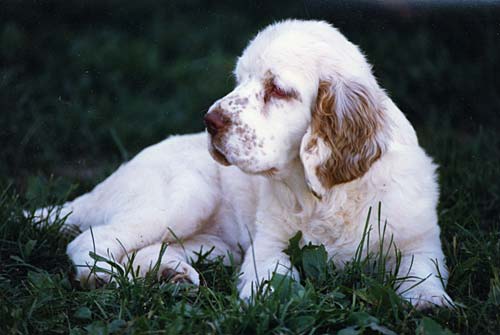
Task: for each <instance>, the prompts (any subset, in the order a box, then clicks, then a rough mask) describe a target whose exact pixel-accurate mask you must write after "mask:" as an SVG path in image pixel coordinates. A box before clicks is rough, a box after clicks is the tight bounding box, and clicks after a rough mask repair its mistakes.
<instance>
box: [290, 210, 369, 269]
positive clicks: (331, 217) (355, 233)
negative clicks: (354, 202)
mask: <svg viewBox="0 0 500 335" xmlns="http://www.w3.org/2000/svg"><path fill="white" fill-rule="evenodd" d="M358 221H359V218H358V217H356V216H355V215H354V213H353V212H352V211H349V210H346V209H344V208H338V209H336V210H331V211H328V212H326V213H325V212H319V213H313V214H312V215H311V216H310V217H309V218H304V219H301V220H300V227H297V230H300V231H302V235H303V242H304V244H309V243H312V244H315V245H324V246H325V249H326V251H327V252H328V254H329V256H330V257H337V258H341V259H342V260H348V259H349V258H351V257H352V256H353V255H354V253H355V251H356V247H357V246H358V244H359V242H360V240H361V237H362V234H363V232H362V229H363V224H361V223H359V222H358Z"/></svg>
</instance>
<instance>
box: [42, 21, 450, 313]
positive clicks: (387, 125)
mask: <svg viewBox="0 0 500 335" xmlns="http://www.w3.org/2000/svg"><path fill="white" fill-rule="evenodd" d="M234 73H235V76H236V81H237V84H236V88H235V89H234V90H233V91H232V92H231V93H229V94H228V95H227V96H225V97H223V98H221V99H220V100H218V101H216V102H215V103H214V104H213V105H212V107H211V108H210V110H209V111H208V113H207V114H206V116H205V124H206V126H207V130H208V133H209V134H208V138H207V135H206V134H195V135H186V136H175V137H170V138H168V139H167V140H165V141H163V142H161V143H159V144H156V145H154V146H151V147H149V148H147V149H145V150H144V151H142V152H141V153H139V154H138V155H137V156H136V157H135V158H134V159H132V160H131V161H130V162H128V163H126V164H124V165H123V166H121V167H120V168H119V169H118V170H117V171H116V172H115V173H113V174H112V175H111V176H110V177H109V178H107V179H106V180H105V181H103V182H102V183H101V184H99V185H98V186H96V188H95V189H94V190H93V191H92V192H90V193H88V194H85V195H82V196H81V197H79V198H77V199H76V200H74V201H72V202H68V203H66V204H65V205H64V206H63V207H62V208H61V213H60V215H69V216H68V218H67V220H66V224H69V225H76V226H78V227H79V228H80V229H81V230H82V231H83V233H81V234H80V235H79V236H78V237H77V238H76V239H75V240H73V241H72V242H71V243H70V244H69V245H68V250H67V251H68V255H69V256H70V258H71V259H72V261H73V262H74V264H75V265H87V264H88V265H92V264H94V260H93V259H92V258H91V257H90V255H89V251H94V250H95V252H96V253H97V254H101V255H109V256H111V257H113V258H115V259H116V260H117V261H121V262H126V261H127V259H128V258H127V253H132V252H136V253H137V254H136V258H135V263H134V265H135V266H138V267H140V273H141V274H145V273H146V272H147V271H148V270H150V268H151V266H152V264H155V263H156V262H157V260H158V257H159V252H160V248H161V245H162V243H164V242H166V243H168V244H169V246H168V247H167V249H166V252H165V253H164V255H163V257H162V259H161V261H160V263H161V264H160V271H159V273H160V275H161V274H163V275H165V276H166V275H171V274H174V275H175V277H174V279H176V280H177V279H185V280H189V281H191V282H192V283H194V284H199V277H198V273H197V272H196V271H195V270H194V269H193V268H192V267H191V266H190V265H189V259H190V258H191V257H194V255H195V253H197V252H199V251H200V249H203V250H205V251H208V250H210V249H211V248H214V249H213V251H212V252H211V253H210V256H211V257H217V256H227V254H228V253H231V254H232V255H233V256H234V259H235V260H236V261H240V260H241V259H242V258H243V257H244V260H243V263H242V266H241V271H242V273H243V274H242V277H241V281H240V283H239V289H240V295H241V297H249V296H250V295H251V294H252V291H253V290H255V288H256V285H257V282H259V281H262V280H266V279H268V278H269V277H270V276H271V274H272V273H273V272H277V273H282V274H289V275H291V276H294V277H297V271H296V270H295V269H293V268H292V266H291V264H290V260H289V258H288V256H287V255H286V254H285V253H284V252H283V250H284V249H285V248H286V247H287V243H288V240H289V239H290V238H291V237H292V236H293V235H294V234H295V233H296V232H297V231H299V230H300V231H302V233H303V243H308V242H312V243H315V244H324V245H325V247H326V250H327V251H328V254H329V256H330V257H333V260H334V262H335V263H336V265H337V266H340V267H342V266H343V265H344V264H345V262H348V261H349V260H351V259H352V258H353V256H354V255H355V253H356V248H357V247H358V245H359V243H360V241H361V239H362V237H363V229H364V228H365V223H366V220H367V214H368V211H369V208H370V207H375V208H376V207H377V205H378V203H379V202H380V203H381V204H382V218H381V220H382V222H387V231H386V235H385V238H387V239H389V238H392V239H393V241H394V243H395V245H396V247H397V248H399V250H400V251H401V253H402V258H401V265H400V272H399V274H400V275H401V276H408V277H409V278H408V279H407V280H406V281H405V282H404V283H403V284H402V285H401V286H400V287H399V288H398V290H399V292H400V293H401V294H402V296H403V297H404V298H405V299H408V300H410V301H411V302H412V303H413V304H414V305H416V306H418V307H420V308H424V307H427V306H431V305H439V306H442V305H449V304H451V299H450V298H449V297H448V296H447V294H446V293H445V291H444V287H443V283H445V282H446V280H447V270H446V266H445V259H444V255H443V252H442V249H441V242H440V239H439V227H438V224H437V215H436V205H437V202H438V185H437V183H436V173H435V171H436V165H435V164H433V162H432V160H431V159H430V158H429V157H428V156H427V155H426V154H425V152H424V151H423V150H422V148H421V147H420V146H419V145H418V142H417V137H416V134H415V131H414V129H413V128H412V126H411V125H410V123H409V122H408V120H407V119H406V118H405V116H404V115H403V113H402V112H401V111H400V110H399V109H398V107H396V105H395V104H394V103H393V102H392V100H391V99H390V98H389V97H388V96H387V94H386V93H385V92H384V90H383V89H382V88H380V86H379V85H378V84H377V81H376V80H375V77H374V76H373V74H372V72H371V67H370V65H369V64H368V63H367V61H366V59H365V57H364V56H363V54H362V53H361V52H360V50H359V49H358V48H357V47H356V46H355V45H353V44H352V43H350V42H349V41H348V40H347V39H346V38H345V37H344V36H343V35H342V34H341V33H340V32H339V31H338V30H337V29H335V28H333V27H332V26H330V25H329V24H327V23H325V22H318V21H297V20H289V21H284V22H280V23H276V24H273V25H271V26H269V27H267V28H266V29H264V30H263V31H261V32H260V33H259V34H258V35H257V36H256V37H255V38H254V39H253V40H252V41H251V42H250V44H249V45H248V47H247V48H246V49H245V51H244V52H243V55H242V56H241V57H240V58H239V59H238V62H237V65H236V69H235V71H234ZM207 146H208V149H209V150H208V151H209V152H210V154H211V155H212V157H213V158H214V159H215V160H216V161H217V162H218V163H220V164H217V163H216V162H214V160H213V159H211V157H210V155H209V153H208V151H207V150H206V148H207ZM47 214H48V213H47V212H46V210H43V209H42V210H39V211H38V212H37V213H36V215H37V216H44V215H47ZM376 221H377V218H376V215H372V218H371V220H370V225H372V226H376V224H377V223H376ZM90 228H92V229H90ZM381 238H383V236H379V233H378V229H372V231H371V236H370V241H371V243H370V245H369V246H367V248H368V250H366V251H374V252H376V251H378V247H379V246H378V244H377V243H375V241H379V240H380V239H381ZM251 241H253V243H251ZM387 244H388V243H387ZM240 246H241V247H242V248H243V249H244V250H247V252H246V253H245V255H241V254H240V250H241V248H240ZM227 258H228V257H226V259H227ZM99 266H101V267H102V266H105V264H99ZM392 266H394V264H393V265H392ZM99 275H100V274H99V273H98V274H95V273H92V272H91V271H90V268H89V267H86V266H84V267H77V278H78V279H79V280H80V281H81V282H83V283H86V284H87V285H90V286H93V285H95V284H96V279H98V278H96V276H99ZM419 278H420V279H425V280H423V282H422V283H420V284H419V285H416V286H415V283H416V282H418V281H419Z"/></svg>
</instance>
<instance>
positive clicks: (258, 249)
mask: <svg viewBox="0 0 500 335" xmlns="http://www.w3.org/2000/svg"><path fill="white" fill-rule="evenodd" d="M287 242H288V237H286V236H283V235H281V234H279V233H278V234H271V233H269V232H265V233H264V232H257V234H256V236H255V239H254V241H253V243H252V245H251V246H250V247H249V248H248V249H247V251H246V253H245V259H244V261H243V264H242V266H241V272H242V275H241V278H240V282H239V285H238V289H239V292H240V297H241V298H242V299H248V298H251V297H252V295H253V294H255V293H256V292H257V290H258V288H259V287H260V285H261V284H262V283H264V282H266V281H267V280H269V279H271V278H272V276H273V274H275V273H277V274H282V275H289V276H292V277H293V278H294V279H296V280H298V279H299V274H298V271H297V270H296V269H295V268H294V267H293V266H292V264H291V262H290V258H289V257H288V255H286V254H285V253H284V252H283V250H284V249H286V247H287Z"/></svg>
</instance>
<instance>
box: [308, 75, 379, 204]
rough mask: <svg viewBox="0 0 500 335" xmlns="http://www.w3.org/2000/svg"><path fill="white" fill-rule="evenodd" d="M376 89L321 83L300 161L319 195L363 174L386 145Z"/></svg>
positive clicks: (352, 83) (358, 84) (354, 83)
mask: <svg viewBox="0 0 500 335" xmlns="http://www.w3.org/2000/svg"><path fill="white" fill-rule="evenodd" d="M379 90H380V88H378V87H376V88H370V87H369V86H368V85H366V84H363V83H361V81H356V80H346V79H342V80H336V81H334V82H332V81H321V82H320V83H319V88H318V94H317V98H316V103H315V105H314V106H313V109H312V121H311V125H310V127H309V129H308V131H307V133H306V135H305V136H304V137H303V139H302V143H301V148H300V158H301V160H302V163H303V165H304V169H305V175H306V179H307V182H308V185H309V187H310V189H311V191H312V192H313V194H315V195H316V196H317V197H321V195H322V194H324V193H325V192H326V191H327V190H328V189H330V188H332V187H333V186H334V185H337V184H341V183H346V182H349V181H352V180H354V179H356V178H360V177H361V176H363V175H364V174H365V173H366V171H368V169H369V168H370V166H371V165H372V164H373V163H374V162H375V161H376V160H377V159H378V158H379V157H380V156H381V155H382V153H383V152H384V150H385V146H386V141H387V139H386V136H387V135H386V129H385V125H384V114H383V112H382V109H381V99H382V96H383V94H382V92H381V90H380V91H379Z"/></svg>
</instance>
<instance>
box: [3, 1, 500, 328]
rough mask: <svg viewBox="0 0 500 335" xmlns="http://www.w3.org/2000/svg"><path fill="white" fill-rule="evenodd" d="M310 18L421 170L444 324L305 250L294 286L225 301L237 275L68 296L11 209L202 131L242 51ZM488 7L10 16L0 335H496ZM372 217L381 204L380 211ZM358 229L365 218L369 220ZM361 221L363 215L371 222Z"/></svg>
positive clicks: (47, 5) (56, 258)
mask: <svg viewBox="0 0 500 335" xmlns="http://www.w3.org/2000/svg"><path fill="white" fill-rule="evenodd" d="M288 17H296V18H315V19H325V20H328V21H330V22H332V23H334V24H335V25H336V26H338V27H339V28H340V29H341V31H342V32H343V33H344V34H345V35H346V36H347V37H348V38H349V39H350V40H351V41H353V42H354V43H356V44H358V45H360V46H361V47H362V49H363V50H364V51H365V53H366V55H367V57H368V59H369V60H370V62H371V63H372V64H373V65H374V72H375V74H376V75H377V78H378V79H379V81H380V83H381V85H382V86H383V87H384V88H386V89H387V91H388V92H389V94H390V95H391V97H392V98H393V100H394V101H395V102H396V103H397V104H398V106H399V107H400V108H401V109H402V110H403V111H404V112H405V114H406V115H407V117H408V118H409V119H410V121H411V122H412V123H413V124H414V126H415V128H416V130H417V133H418V135H419V140H420V143H421V145H422V146H423V147H424V148H425V149H426V151H427V152H428V153H429V154H430V155H431V156H432V157H433V158H434V159H435V161H436V162H437V163H438V164H439V166H440V169H439V174H440V179H439V182H440V186H441V198H440V205H439V209H438V210H439V222H440V225H441V228H442V236H441V239H442V242H443V247H444V251H445V254H446V257H447V262H448V266H449V269H450V280H449V285H448V289H447V291H448V293H449V294H450V296H451V297H453V299H454V300H455V301H456V302H457V303H458V304H457V305H458V306H457V309H455V310H447V309H433V310H427V311H423V312H419V311H416V310H414V309H412V308H411V307H410V306H409V305H408V304H406V303H404V302H403V301H401V300H400V299H399V298H398V297H397V295H396V294H395V293H394V290H393V288H392V284H393V281H394V278H393V277H391V276H390V275H389V274H386V273H380V272H379V271H377V270H376V268H375V267H373V266H371V265H370V264H368V263H366V262H365V261H362V260H358V261H353V263H352V264H349V265H348V266H347V268H346V269H345V270H344V271H338V270H336V269H335V267H334V266H333V264H332V263H331V262H329V261H328V260H327V259H326V258H325V255H324V253H323V252H322V248H321V247H320V246H309V247H305V248H304V249H299V248H298V247H297V246H296V245H295V244H294V243H293V241H291V245H290V252H291V253H292V254H293V255H295V256H294V257H295V261H296V262H297V266H298V267H299V268H300V270H301V274H302V279H301V282H300V283H295V282H290V281H288V280H286V279H284V278H275V281H274V282H273V283H272V285H274V286H275V288H276V292H275V294H273V295H272V296H271V297H268V298H265V299H257V300H256V301H255V303H254V304H250V305H248V304H245V303H243V302H241V301H240V300H239V299H238V298H237V291H236V283H237V278H238V275H239V272H238V267H237V266H229V267H227V266H224V265H223V264H222V262H220V261H216V262H208V261H205V260H204V258H203V255H200V256H201V257H200V259H198V260H194V266H195V267H196V268H197V269H198V270H199V271H200V273H201V276H202V279H203V280H202V281H203V284H202V286H201V287H200V288H198V289H197V288H194V287H192V286H190V285H187V284H170V283H158V282H156V281H155V280H153V276H151V277H148V278H143V279H141V278H136V279H134V280H132V281H128V280H125V279H124V278H125V275H121V274H118V275H117V276H116V280H117V283H111V284H109V285H106V286H104V287H103V288H100V289H97V290H84V289H81V288H79V287H78V286H77V285H75V283H74V282H72V279H71V278H72V277H71V271H72V266H71V263H70V261H69V259H68V258H67V257H66V255H65V247H66V245H67V243H68V242H69V241H70V240H71V234H65V233H62V232H60V227H61V224H62V223H63V222H62V220H60V221H59V222H57V223H56V224H55V225H51V226H49V225H47V224H46V223H45V222H43V221H41V222H40V221H37V220H34V219H32V218H29V217H28V218H25V217H24V216H23V212H22V211H23V209H34V208H36V207H38V206H41V205H47V204H59V203H61V202H63V201H64V200H65V199H72V198H74V197H75V196H77V195H79V194H82V193H84V192H86V191H88V190H90V189H91V188H92V187H93V186H94V185H96V184H97V183H98V182H99V181H101V180H102V179H103V178H105V177H106V176H107V175H108V174H109V173H111V172H112V171H113V170H114V169H116V168H117V167H118V166H119V164H120V163H121V162H123V161H126V160H128V159H130V158H131V157H133V155H134V154H135V153H137V152H138V151H139V150H140V149H141V148H143V147H145V146H147V145H150V144H153V143H156V142H158V141H160V140H161V139H163V138H165V137H166V136H168V135H170V134H175V133H189V132H193V131H199V130H202V129H203V124H202V116H203V114H204V113H205V111H206V109H207V107H208V106H210V105H211V103H212V102H213V101H214V100H215V99H217V98H219V97H221V96H222V95H224V94H226V93H227V92H228V91H229V90H230V89H231V87H232V86H233V84H234V82H233V79H232V77H231V70H232V67H233V66H234V63H235V59H236V57H237V56H238V54H239V53H240V52H241V50H242V49H243V48H244V46H245V45H246V43H247V42H248V40H249V39H250V38H251V37H252V36H253V34H255V33H256V31H257V30H258V29H260V28H262V27H263V26H265V25H267V24H269V23H270V22H273V21H275V20H279V19H282V18H288ZM498 60H500V7H493V6H483V7H481V6H472V5H469V6H466V5H461V6H455V7H453V6H434V7H424V6H416V7H414V6H409V5H408V6H406V5H401V6H399V7H398V6H396V7H390V6H389V7H387V6H386V7H382V6H380V5H375V4H371V5H369V3H366V2H363V1H360V2H353V3H352V4H346V3H344V2H338V3H334V4H328V3H327V2H321V1H310V2H308V1H304V2H302V1H301V2H297V3H294V4H289V3H288V2H281V1H276V2H272V3H266V2H263V1H248V2H238V3H237V4H235V3H233V2H230V1H217V2H216V1H194V0H190V1H182V2H181V1H177V2H176V1H173V2H168V3H160V2H157V1H152V0H143V1H140V2H123V1H102V2H90V3H89V2H85V3H83V2H78V1H65V2H62V1H44V2H31V1H24V2H23V1H18V2H8V3H3V4H2V11H1V12H0V143H1V149H0V320H1V323H0V333H1V334H11V333H12V334H28V333H33V334H41V333H62V334H66V333H71V334H84V333H91V334H108V333H110V334H111V333H116V334H123V333H160V334H163V333H168V334H194V333H202V334H206V333H224V334H240V333H245V334H267V333H280V334H281V333H291V334H295V333H307V334H312V333H315V334H322V333H335V332H339V333H340V334H343V335H346V334H362V333H363V334H376V333H382V334H413V333H418V334H451V333H458V334H474V335H477V334H498V333H500V257H499V255H500V182H499V181H500V164H499V162H500V113H499V111H500V95H499V94H498V91H499V89H500V83H499V81H500V79H499V78H500V66H499V65H498ZM382 206H383V204H382ZM374 213H375V214H376V209H374ZM375 214H374V215H375Z"/></svg>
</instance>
